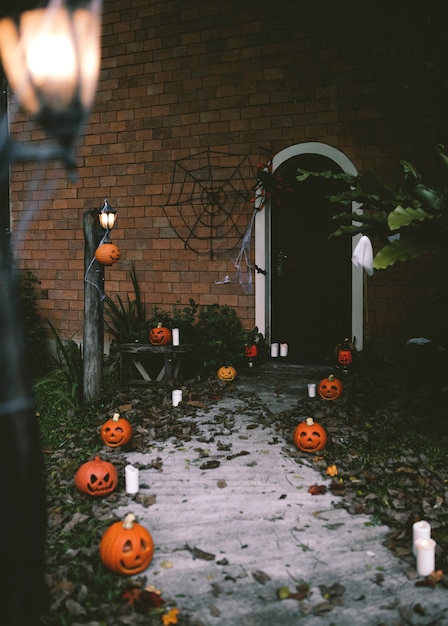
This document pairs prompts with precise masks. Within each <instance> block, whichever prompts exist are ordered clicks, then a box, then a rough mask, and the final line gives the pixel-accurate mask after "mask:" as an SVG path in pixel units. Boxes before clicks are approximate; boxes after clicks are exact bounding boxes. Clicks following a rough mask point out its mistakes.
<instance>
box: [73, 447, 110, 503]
mask: <svg viewBox="0 0 448 626" xmlns="http://www.w3.org/2000/svg"><path fill="white" fill-rule="evenodd" d="M117 485H118V474H117V470H116V469H115V467H114V466H113V465H112V463H109V461H103V460H102V459H100V457H99V456H96V457H95V458H94V459H93V460H92V461H87V462H86V463H83V464H82V465H81V467H80V468H79V469H78V471H77V472H76V475H75V486H76V488H77V489H78V490H79V491H81V493H87V494H88V495H89V496H107V495H108V494H110V493H112V491H114V490H115V489H116V488H117Z"/></svg>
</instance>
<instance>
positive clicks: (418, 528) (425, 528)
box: [412, 520, 431, 556]
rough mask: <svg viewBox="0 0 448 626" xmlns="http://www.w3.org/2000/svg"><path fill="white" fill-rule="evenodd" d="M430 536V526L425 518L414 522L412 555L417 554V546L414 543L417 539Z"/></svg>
mask: <svg viewBox="0 0 448 626" xmlns="http://www.w3.org/2000/svg"><path fill="white" fill-rule="evenodd" d="M430 537H431V526H430V525H429V524H428V522H426V521H425V520H420V521H419V522H415V524H414V525H413V527H412V552H413V553H414V556H417V546H416V545H415V543H416V541H417V540H418V539H429V538H430Z"/></svg>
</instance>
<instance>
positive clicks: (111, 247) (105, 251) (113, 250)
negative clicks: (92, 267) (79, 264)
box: [95, 243, 121, 265]
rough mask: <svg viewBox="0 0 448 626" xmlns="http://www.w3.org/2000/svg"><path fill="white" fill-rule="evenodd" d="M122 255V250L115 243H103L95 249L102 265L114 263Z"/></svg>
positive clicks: (97, 258) (96, 257)
mask: <svg viewBox="0 0 448 626" xmlns="http://www.w3.org/2000/svg"><path fill="white" fill-rule="evenodd" d="M120 257H121V252H120V250H119V249H118V247H117V246H116V245H115V244H113V243H103V244H101V246H98V248H97V249H96V250H95V259H96V260H97V261H98V263H101V265H113V264H114V263H116V262H117V261H118V260H119V259H120Z"/></svg>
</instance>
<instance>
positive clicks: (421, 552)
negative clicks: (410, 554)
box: [415, 539, 436, 576]
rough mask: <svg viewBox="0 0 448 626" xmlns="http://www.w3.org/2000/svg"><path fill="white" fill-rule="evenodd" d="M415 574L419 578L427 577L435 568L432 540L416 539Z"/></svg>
mask: <svg viewBox="0 0 448 626" xmlns="http://www.w3.org/2000/svg"><path fill="white" fill-rule="evenodd" d="M415 544H416V548H417V573H418V575H419V576H429V575H430V574H432V573H433V571H434V570H435V567H436V563H435V560H436V542H435V541H434V539H417V541H416V542H415Z"/></svg>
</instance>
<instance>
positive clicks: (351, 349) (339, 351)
mask: <svg viewBox="0 0 448 626" xmlns="http://www.w3.org/2000/svg"><path fill="white" fill-rule="evenodd" d="M335 353H336V359H337V362H338V364H339V365H340V366H341V367H342V368H343V369H346V368H348V367H349V366H350V365H351V364H352V363H353V356H354V354H355V353H356V348H355V346H354V344H353V343H352V342H351V341H350V340H349V339H348V338H347V337H346V338H345V339H344V341H342V342H341V343H339V344H338V345H337V346H336V350H335Z"/></svg>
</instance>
